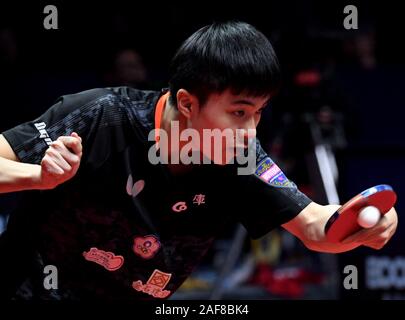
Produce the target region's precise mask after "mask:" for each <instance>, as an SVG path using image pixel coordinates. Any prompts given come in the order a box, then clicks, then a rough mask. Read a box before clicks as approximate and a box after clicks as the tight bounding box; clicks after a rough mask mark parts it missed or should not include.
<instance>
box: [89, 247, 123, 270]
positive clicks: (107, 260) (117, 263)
mask: <svg viewBox="0 0 405 320" xmlns="http://www.w3.org/2000/svg"><path fill="white" fill-rule="evenodd" d="M83 257H84V258H85V259H86V260H87V261H92V262H95V263H97V264H99V265H101V266H103V267H104V268H106V269H107V270H108V271H115V270H118V269H119V268H121V267H122V265H123V264H124V257H123V256H116V255H115V254H114V253H112V252H108V251H104V250H100V249H97V248H91V249H90V250H89V251H88V252H83Z"/></svg>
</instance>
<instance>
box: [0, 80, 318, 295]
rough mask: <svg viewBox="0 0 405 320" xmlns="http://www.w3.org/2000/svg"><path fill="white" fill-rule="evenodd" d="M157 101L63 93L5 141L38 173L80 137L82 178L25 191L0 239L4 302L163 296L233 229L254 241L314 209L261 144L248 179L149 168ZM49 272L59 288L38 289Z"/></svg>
mask: <svg viewBox="0 0 405 320" xmlns="http://www.w3.org/2000/svg"><path fill="white" fill-rule="evenodd" d="M161 94H162V93H161V92H153V91H140V90H135V89H131V88H128V87H117V88H103V89H93V90H89V91H85V92H81V93H78V94H73V95H66V96H62V97H61V98H59V99H58V100H57V102H56V103H55V105H54V106H52V107H51V108H50V109H49V110H48V111H47V112H45V113H44V114H43V115H42V116H40V117H39V118H37V119H35V120H34V121H31V122H27V123H24V124H21V125H19V126H17V127H15V128H13V129H10V130H8V131H5V132H3V135H4V137H5V138H6V139H7V141H8V142H9V143H10V145H11V147H12V148H13V150H14V151H15V153H16V155H17V156H18V158H19V159H20V160H21V161H22V162H26V163H33V164H39V163H40V162H41V159H42V158H43V156H44V153H45V151H46V149H47V148H48V145H49V143H50V142H51V141H52V140H56V139H57V138H58V137H59V136H66V135H70V134H71V133H72V132H73V131H75V132H77V133H78V134H79V135H80V136H81V137H82V139H83V141H82V144H83V157H82V161H81V165H80V168H79V170H78V172H77V174H76V175H75V176H74V177H73V178H72V179H71V180H69V181H67V182H65V183H63V184H62V185H60V186H58V187H56V188H55V189H53V190H46V191H27V192H24V201H23V202H22V203H21V206H19V208H18V209H17V210H16V211H15V212H14V213H13V214H12V215H11V217H10V221H9V224H8V228H7V230H6V232H5V233H4V234H3V235H2V236H1V239H0V240H1V243H0V250H1V251H2V252H0V254H1V255H2V256H3V257H4V256H7V257H8V258H7V261H8V263H7V264H3V265H2V266H1V267H0V268H1V269H0V274H1V275H2V277H4V278H5V279H4V281H3V282H2V283H6V284H7V285H5V286H3V289H4V288H7V290H8V293H10V292H11V293H13V295H14V296H15V297H20V298H27V299H30V298H35V297H37V298H40V299H63V298H67V299H86V298H97V299H154V298H157V299H161V298H167V297H169V296H170V295H171V294H172V293H173V292H174V291H175V290H176V289H177V288H178V287H179V286H180V285H181V284H182V283H183V281H184V280H185V279H186V278H187V276H188V275H189V274H190V273H191V272H192V271H193V268H195V266H196V265H198V263H199V261H201V259H202V257H203V256H204V254H205V253H206V251H207V250H208V249H209V247H210V245H211V244H212V242H213V241H214V239H215V238H216V237H218V236H219V235H220V234H221V232H222V231H223V230H224V228H226V227H227V226H229V224H230V223H236V222H241V223H242V224H243V225H244V226H245V227H246V229H247V230H248V232H249V234H250V236H251V237H252V238H258V237H261V236H263V235H264V234H266V233H267V232H269V231H270V230H272V229H273V228H275V227H278V226H280V225H281V224H283V223H286V222H288V221H289V220H291V219H292V218H294V217H295V216H296V215H297V214H298V213H299V212H300V211H301V210H302V209H303V208H305V207H306V206H307V205H308V204H309V203H310V202H311V200H310V199H309V198H307V197H306V196H305V195H304V194H302V193H301V192H300V191H299V190H298V189H297V187H296V185H295V184H294V183H293V182H291V181H290V180H288V179H287V178H286V177H285V175H284V174H283V172H282V171H281V170H280V168H279V167H278V166H277V165H276V164H275V163H274V162H273V161H272V160H271V159H270V157H269V156H268V155H267V154H266V153H265V152H264V151H263V149H262V148H261V147H260V144H259V143H258V142H257V156H256V161H257V169H256V172H255V173H254V174H251V175H245V176H240V175H237V174H236V171H235V168H234V166H218V165H203V164H202V165H193V168H192V170H190V171H189V172H187V173H185V174H181V175H173V174H172V173H171V172H170V171H169V170H168V168H167V166H166V165H163V164H157V165H153V164H151V163H150V161H148V150H149V148H150V147H151V146H152V145H153V143H154V142H151V141H148V134H149V132H150V131H151V130H152V129H154V126H155V123H154V113H155V107H156V103H157V101H158V99H159V97H160V96H161ZM46 266H54V267H55V268H56V269H57V272H58V286H57V287H58V288H57V289H55V290H47V289H46V288H44V283H43V280H44V277H46V273H44V268H45V267H46ZM5 275H7V276H5ZM4 290H6V289H4Z"/></svg>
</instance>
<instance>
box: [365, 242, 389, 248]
mask: <svg viewBox="0 0 405 320" xmlns="http://www.w3.org/2000/svg"><path fill="white" fill-rule="evenodd" d="M385 244H386V242H371V243H365V244H364V246H365V247H369V248H372V249H375V250H380V249H382V248H383V247H384V246H385Z"/></svg>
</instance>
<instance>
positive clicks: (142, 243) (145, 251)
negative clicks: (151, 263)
mask: <svg viewBox="0 0 405 320" xmlns="http://www.w3.org/2000/svg"><path fill="white" fill-rule="evenodd" d="M159 248H160V242H159V240H158V239H157V238H156V237H155V236H152V235H151V236H145V237H136V238H135V239H134V245H133V249H134V252H135V254H137V255H138V256H140V257H141V258H144V259H151V258H153V257H154V256H155V255H156V253H157V252H158V251H159Z"/></svg>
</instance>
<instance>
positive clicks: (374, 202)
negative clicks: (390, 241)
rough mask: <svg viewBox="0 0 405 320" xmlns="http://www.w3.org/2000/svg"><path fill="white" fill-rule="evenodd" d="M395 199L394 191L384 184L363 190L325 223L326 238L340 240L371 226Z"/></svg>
mask: <svg viewBox="0 0 405 320" xmlns="http://www.w3.org/2000/svg"><path fill="white" fill-rule="evenodd" d="M396 200H397V195H396V193H395V192H394V190H393V189H392V188H391V186H389V185H386V184H381V185H378V186H375V187H372V188H369V189H367V190H365V191H363V192H362V193H360V194H358V195H357V196H355V197H354V198H352V199H351V200H350V201H348V202H346V203H345V204H344V205H343V206H342V207H340V208H339V210H338V211H336V212H335V213H334V214H333V215H332V216H331V217H330V218H329V220H328V222H327V223H326V225H325V234H326V239H327V240H328V241H329V242H341V241H342V240H343V239H345V238H346V237H348V236H350V235H351V234H353V233H355V232H357V231H359V230H360V229H361V228H362V227H365V228H371V227H373V226H374V225H375V224H376V223H377V222H378V220H379V219H380V217H381V215H384V214H386V213H387V212H388V211H389V210H390V209H391V208H392V207H393V206H394V204H395V202H396Z"/></svg>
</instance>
